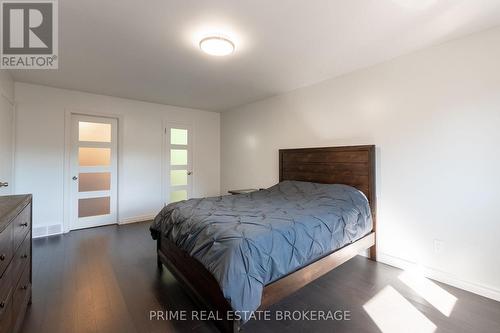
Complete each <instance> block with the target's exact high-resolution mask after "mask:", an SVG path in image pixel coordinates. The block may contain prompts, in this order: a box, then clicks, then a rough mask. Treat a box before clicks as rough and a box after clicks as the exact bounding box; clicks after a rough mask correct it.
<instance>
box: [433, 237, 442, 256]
mask: <svg viewBox="0 0 500 333" xmlns="http://www.w3.org/2000/svg"><path fill="white" fill-rule="evenodd" d="M443 250H444V241H443V240H440V239H435V240H434V253H442V252H443Z"/></svg>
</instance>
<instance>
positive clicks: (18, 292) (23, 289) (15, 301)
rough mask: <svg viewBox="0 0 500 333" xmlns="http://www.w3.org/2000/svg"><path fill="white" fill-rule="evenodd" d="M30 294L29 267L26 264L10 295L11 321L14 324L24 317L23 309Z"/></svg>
mask: <svg viewBox="0 0 500 333" xmlns="http://www.w3.org/2000/svg"><path fill="white" fill-rule="evenodd" d="M30 295H31V283H30V267H29V266H27V267H26V268H25V269H24V271H23V275H22V276H21V279H19V281H18V283H17V286H16V289H15V290H14V294H13V295H12V310H13V311H12V312H13V314H14V318H12V320H13V321H12V323H15V324H16V326H18V325H19V323H17V322H18V321H20V320H22V318H23V317H24V311H25V308H26V305H27V304H28V301H29V297H30Z"/></svg>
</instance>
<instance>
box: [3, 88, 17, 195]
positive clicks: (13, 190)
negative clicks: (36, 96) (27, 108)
mask: <svg viewBox="0 0 500 333" xmlns="http://www.w3.org/2000/svg"><path fill="white" fill-rule="evenodd" d="M0 98H5V100H6V101H7V103H9V104H10V106H11V107H12V124H11V125H12V133H11V134H12V135H11V136H12V137H11V152H12V154H11V155H12V156H11V169H12V170H11V174H10V177H11V179H10V181H9V187H10V192H11V194H14V193H16V188H15V183H16V168H15V166H16V132H17V131H16V130H17V103H16V102H15V101H13V100H12V99H11V98H10V97H9V96H8V94H7V93H6V92H5V91H4V89H3V87H0Z"/></svg>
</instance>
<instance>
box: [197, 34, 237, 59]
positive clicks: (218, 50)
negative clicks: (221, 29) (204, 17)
mask: <svg viewBox="0 0 500 333" xmlns="http://www.w3.org/2000/svg"><path fill="white" fill-rule="evenodd" d="M200 49H201V50H202V51H203V52H205V53H207V54H210V55H213V56H217V57H222V56H227V55H230V54H231V53H233V52H234V43H233V42H231V41H230V40H229V39H227V38H225V37H220V36H210V37H205V38H203V39H202V40H201V41H200Z"/></svg>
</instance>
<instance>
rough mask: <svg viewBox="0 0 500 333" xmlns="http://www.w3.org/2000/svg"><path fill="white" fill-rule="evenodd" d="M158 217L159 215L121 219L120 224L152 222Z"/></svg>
mask: <svg viewBox="0 0 500 333" xmlns="http://www.w3.org/2000/svg"><path fill="white" fill-rule="evenodd" d="M156 215H157V213H155V214H149V215H141V216H133V217H126V218H120V222H118V224H129V223H136V222H144V221H150V220H152V219H154V218H155V216H156Z"/></svg>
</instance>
